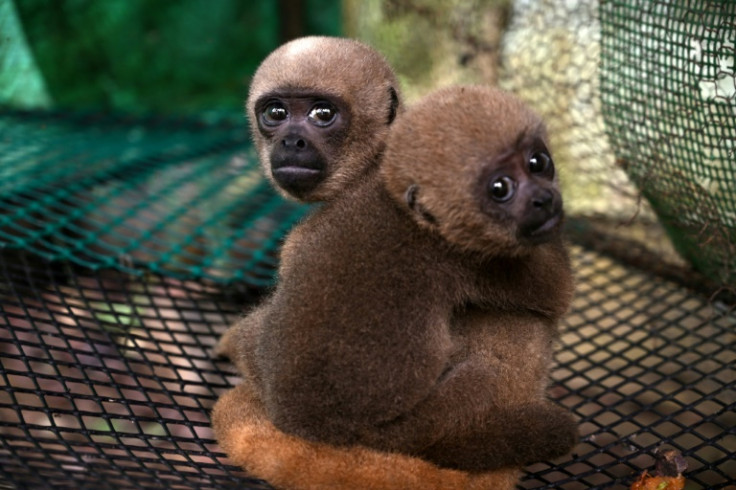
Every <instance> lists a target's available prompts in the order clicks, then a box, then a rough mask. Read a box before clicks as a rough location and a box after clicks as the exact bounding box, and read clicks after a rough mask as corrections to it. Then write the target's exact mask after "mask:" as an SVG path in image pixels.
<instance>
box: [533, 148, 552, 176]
mask: <svg viewBox="0 0 736 490" xmlns="http://www.w3.org/2000/svg"><path fill="white" fill-rule="evenodd" d="M551 163H552V159H551V158H550V157H549V155H547V154H546V153H541V152H540V153H535V154H533V155H532V157H531V158H530V159H529V170H530V171H531V172H532V173H535V174H536V173H542V172H546V171H547V170H548V169H549V167H550V164H551Z"/></svg>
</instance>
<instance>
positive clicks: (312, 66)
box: [246, 36, 400, 201]
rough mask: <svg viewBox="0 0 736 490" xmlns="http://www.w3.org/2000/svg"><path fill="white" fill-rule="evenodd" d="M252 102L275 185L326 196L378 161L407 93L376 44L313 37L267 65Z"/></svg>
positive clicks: (303, 196)
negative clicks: (376, 47)
mask: <svg viewBox="0 0 736 490" xmlns="http://www.w3.org/2000/svg"><path fill="white" fill-rule="evenodd" d="M246 106H247V113H248V117H249V119H250V123H251V128H252V131H253V139H254V141H255V144H256V148H257V150H258V154H259V159H260V162H261V165H262V166H263V167H264V171H265V173H266V175H267V176H268V177H269V178H270V179H271V180H272V182H273V183H274V184H275V185H276V188H277V189H279V191H280V192H281V193H282V194H284V195H285V196H286V197H293V198H296V199H298V200H302V201H323V200H330V199H332V198H333V197H334V196H335V195H336V194H337V193H339V192H340V191H342V190H343V189H345V188H346V187H347V186H349V185H350V184H351V183H352V182H353V181H355V180H356V178H357V177H358V176H360V175H361V174H363V173H364V172H365V171H366V170H367V169H368V168H369V167H370V166H372V165H374V164H376V163H377V162H378V160H379V156H380V154H381V153H382V152H383V149H384V143H385V139H386V136H387V134H388V129H389V125H390V124H391V123H392V122H393V120H394V118H395V116H396V114H397V111H398V110H399V109H400V97H399V89H398V81H397V79H396V76H395V75H394V73H393V71H392V70H391V67H390V66H389V65H388V63H387V62H386V60H385V59H384V58H383V57H382V56H381V55H380V54H379V53H378V52H377V51H375V50H374V49H373V48H371V47H369V46H367V45H365V44H362V43H360V42H358V41H354V40H351V39H344V38H330V37H311V36H310V37H304V38H299V39H296V40H294V41H290V42H288V43H286V44H284V45H283V46H281V47H279V48H278V49H276V50H275V51H273V52H272V53H271V54H270V55H269V56H268V57H267V58H266V59H265V60H264V61H263V62H262V63H261V65H260V66H259V68H258V70H257V71H256V73H255V75H254V76H253V80H252V82H251V86H250V92H249V96H248V101H247V104H246Z"/></svg>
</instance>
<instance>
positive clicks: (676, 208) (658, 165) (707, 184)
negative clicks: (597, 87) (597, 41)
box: [600, 0, 736, 284]
mask: <svg viewBox="0 0 736 490" xmlns="http://www.w3.org/2000/svg"><path fill="white" fill-rule="evenodd" d="M600 16H601V30H602V36H601V98H602V103H603V104H602V105H603V114H604V119H605V121H606V128H607V133H608V136H609V138H610V141H611V145H612V147H613V149H614V152H615V154H616V157H617V163H618V164H619V165H620V166H622V167H623V168H624V169H625V170H626V171H627V173H628V174H629V175H630V176H631V177H632V179H633V180H634V181H635V182H636V183H637V185H638V186H639V188H640V189H641V191H642V193H643V194H644V195H645V196H646V197H647V198H648V200H649V201H650V202H651V203H652V205H653V207H654V209H655V211H656V212H657V214H658V215H659V218H660V220H661V221H662V223H663V225H664V226H665V228H666V229H667V231H668V233H669V235H670V237H671V238H672V240H673V242H674V244H675V246H676V247H677V249H678V251H679V252H680V253H681V254H682V255H683V256H684V257H685V258H686V259H688V260H689V261H690V262H691V263H692V264H693V265H694V266H695V267H696V268H697V269H698V270H700V271H701V272H704V273H705V274H708V275H709V276H711V277H712V278H714V279H716V280H718V281H720V282H722V283H725V284H734V283H736V165H735V164H734V161H735V157H736V66H734V60H735V59H736V54H735V50H736V2H734V1H705V0H703V1H690V2H670V1H648V0H647V1H643V0H638V1H637V0H634V1H632V0H626V1H620V0H619V1H607V2H601V8H600Z"/></svg>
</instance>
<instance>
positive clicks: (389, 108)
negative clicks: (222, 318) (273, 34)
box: [216, 37, 517, 488]
mask: <svg viewBox="0 0 736 490" xmlns="http://www.w3.org/2000/svg"><path fill="white" fill-rule="evenodd" d="M401 110H402V107H401V101H400V95H399V90H398V82H397V80H396V77H395V76H394V73H393V71H392V70H391V68H390V66H389V65H388V64H387V63H386V61H385V60H384V59H383V57H382V56H381V55H380V54H379V53H378V52H376V51H375V50H373V49H372V48H370V47H369V46H366V45H365V44H362V43H360V42H357V41H354V40H350V39H340V38H326V37H306V38H301V39H297V40H295V41H291V42H289V43H287V44H285V45H283V46H282V47H280V48H279V49H277V50H276V51H274V52H273V53H272V54H271V55H269V56H268V57H267V58H266V59H265V60H264V61H263V63H262V64H261V66H260V67H259V69H258V70H257V72H256V73H255V75H254V78H253V81H252V84H251V89H250V94H249V97H248V102H247V113H248V117H249V119H250V122H251V126H252V129H253V139H254V141H255V143H256V147H257V149H258V154H259V158H260V162H261V164H262V166H263V168H264V171H265V173H266V175H267V176H268V177H269V178H270V180H271V181H272V182H273V183H274V184H275V185H276V187H277V189H279V191H280V192H281V193H282V194H284V195H285V196H287V197H290V198H295V199H298V200H301V201H325V200H332V199H334V198H336V197H337V196H338V195H340V194H341V193H345V192H349V190H350V188H351V187H352V186H353V185H354V184H355V183H356V182H358V181H360V180H361V179H362V178H364V176H365V175H366V173H369V170H370V169H372V168H373V167H375V166H376V164H377V163H378V160H379V158H380V154H381V153H382V152H383V149H384V141H385V138H386V136H387V134H388V128H389V125H391V123H393V121H394V119H395V117H396V114H397V113H398V112H400V111H401ZM269 306H270V305H269V303H268V301H266V302H264V303H263V304H261V305H259V306H258V307H257V308H255V309H253V310H252V311H251V312H250V313H249V314H248V315H247V316H246V317H244V318H243V319H242V320H241V321H240V322H238V323H236V324H235V325H234V326H233V327H231V328H230V329H229V330H228V331H227V333H226V334H225V335H224V336H223V338H222V340H221V341H220V343H219V345H218V347H217V352H218V354H220V355H223V356H226V357H229V358H230V359H231V360H232V361H233V362H234V363H235V365H236V367H237V368H238V370H239V371H240V373H241V374H242V375H243V378H244V380H243V384H241V385H240V386H238V387H237V388H236V389H234V390H231V392H229V393H227V394H226V395H225V396H224V397H223V399H222V400H221V402H220V403H219V405H218V406H223V407H227V408H226V409H223V410H219V411H218V415H219V416H218V417H217V420H216V426H217V427H219V428H221V430H219V431H218V440H219V441H220V443H221V445H222V446H223V447H224V448H225V449H226V450H227V452H228V454H229V455H230V457H231V458H232V459H233V460H234V461H235V462H238V463H239V464H241V465H243V466H244V467H245V468H246V469H248V470H249V471H250V472H251V473H253V474H255V475H257V476H260V477H262V478H265V479H267V480H269V481H270V482H272V483H274V484H277V485H278V486H282V487H284V488H323V485H327V486H332V487H334V486H335V485H337V486H338V487H340V485H342V486H343V487H345V488H396V487H397V486H398V487H401V488H489V487H493V488H510V487H511V486H513V483H514V481H515V479H516V475H517V472H516V471H513V470H504V471H496V472H493V473H492V474H487V475H482V476H481V475H475V476H471V475H468V474H466V473H464V472H459V471H453V470H447V469H440V468H437V467H435V466H434V465H432V464H430V463H427V462H424V461H422V460H419V459H417V458H414V457H411V456H407V455H401V454H388V453H385V452H382V451H376V450H370V449H367V448H345V447H339V448H338V447H332V446H330V445H325V444H320V443H316V442H312V441H307V440H305V439H300V438H296V437H293V436H290V435H288V434H284V433H282V432H281V431H279V430H277V429H275V428H274V427H273V425H272V424H271V423H270V421H268V420H267V418H265V417H264V414H263V407H262V404H261V401H260V395H259V391H258V390H259V389H260V386H261V384H260V379H259V378H257V377H256V376H255V374H256V372H257V370H256V369H254V368H253V360H254V349H255V346H256V339H257V337H258V336H259V335H261V330H262V328H264V322H263V321H262V318H263V317H264V316H265V315H267V312H268V309H269ZM217 421H219V423H217ZM287 455H288V456H287ZM277 461H278V465H274V462H277ZM386 468H391V471H390V472H388V473H387V472H386Z"/></svg>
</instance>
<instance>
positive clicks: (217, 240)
mask: <svg viewBox="0 0 736 490" xmlns="http://www.w3.org/2000/svg"><path fill="white" fill-rule="evenodd" d="M248 137H249V135H248V133H247V131H246V129H245V128H244V127H243V125H242V124H229V123H227V122H221V123H219V124H215V123H212V124H206V123H198V122H194V121H175V120H136V121H134V122H133V121H125V120H121V119H112V118H105V117H101V116H94V115H88V116H81V115H80V116H76V117H73V118H70V117H61V116H60V115H56V116H54V115H48V114H33V113H23V112H6V113H4V114H0V246H1V247H4V248H5V249H23V250H28V251H32V252H34V253H37V254H39V255H40V256H42V257H44V258H47V259H49V260H59V259H67V260H70V261H72V262H74V263H76V264H78V265H82V266H86V267H90V268H93V269H98V268H115V269H118V270H124V271H126V272H128V273H133V274H141V273H142V272H144V271H151V272H158V271H166V273H167V274H168V275H173V276H176V277H187V278H203V279H208V280H213V281H225V282H227V281H233V280H241V281H245V282H248V283H249V284H251V285H253V286H255V287H263V286H265V285H268V284H269V283H270V281H271V279H272V274H271V272H272V269H273V266H274V264H275V258H274V255H273V252H274V250H275V249H276V246H277V244H278V240H279V239H280V237H281V236H282V235H283V233H284V232H285V230H288V229H289V228H290V227H291V226H292V225H293V223H294V222H295V221H296V220H297V219H298V218H299V217H300V216H301V215H303V214H304V211H305V209H304V208H303V207H300V206H296V205H293V204H289V203H286V202H284V201H283V200H282V199H280V198H278V197H277V196H276V194H275V193H274V191H273V190H272V189H271V188H270V186H269V185H268V183H267V182H266V181H265V180H264V179H263V178H262V177H261V171H260V169H259V168H258V165H257V164H256V163H255V159H254V158H253V155H252V153H251V150H250V149H249V144H248ZM246 235H247V236H246Z"/></svg>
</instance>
